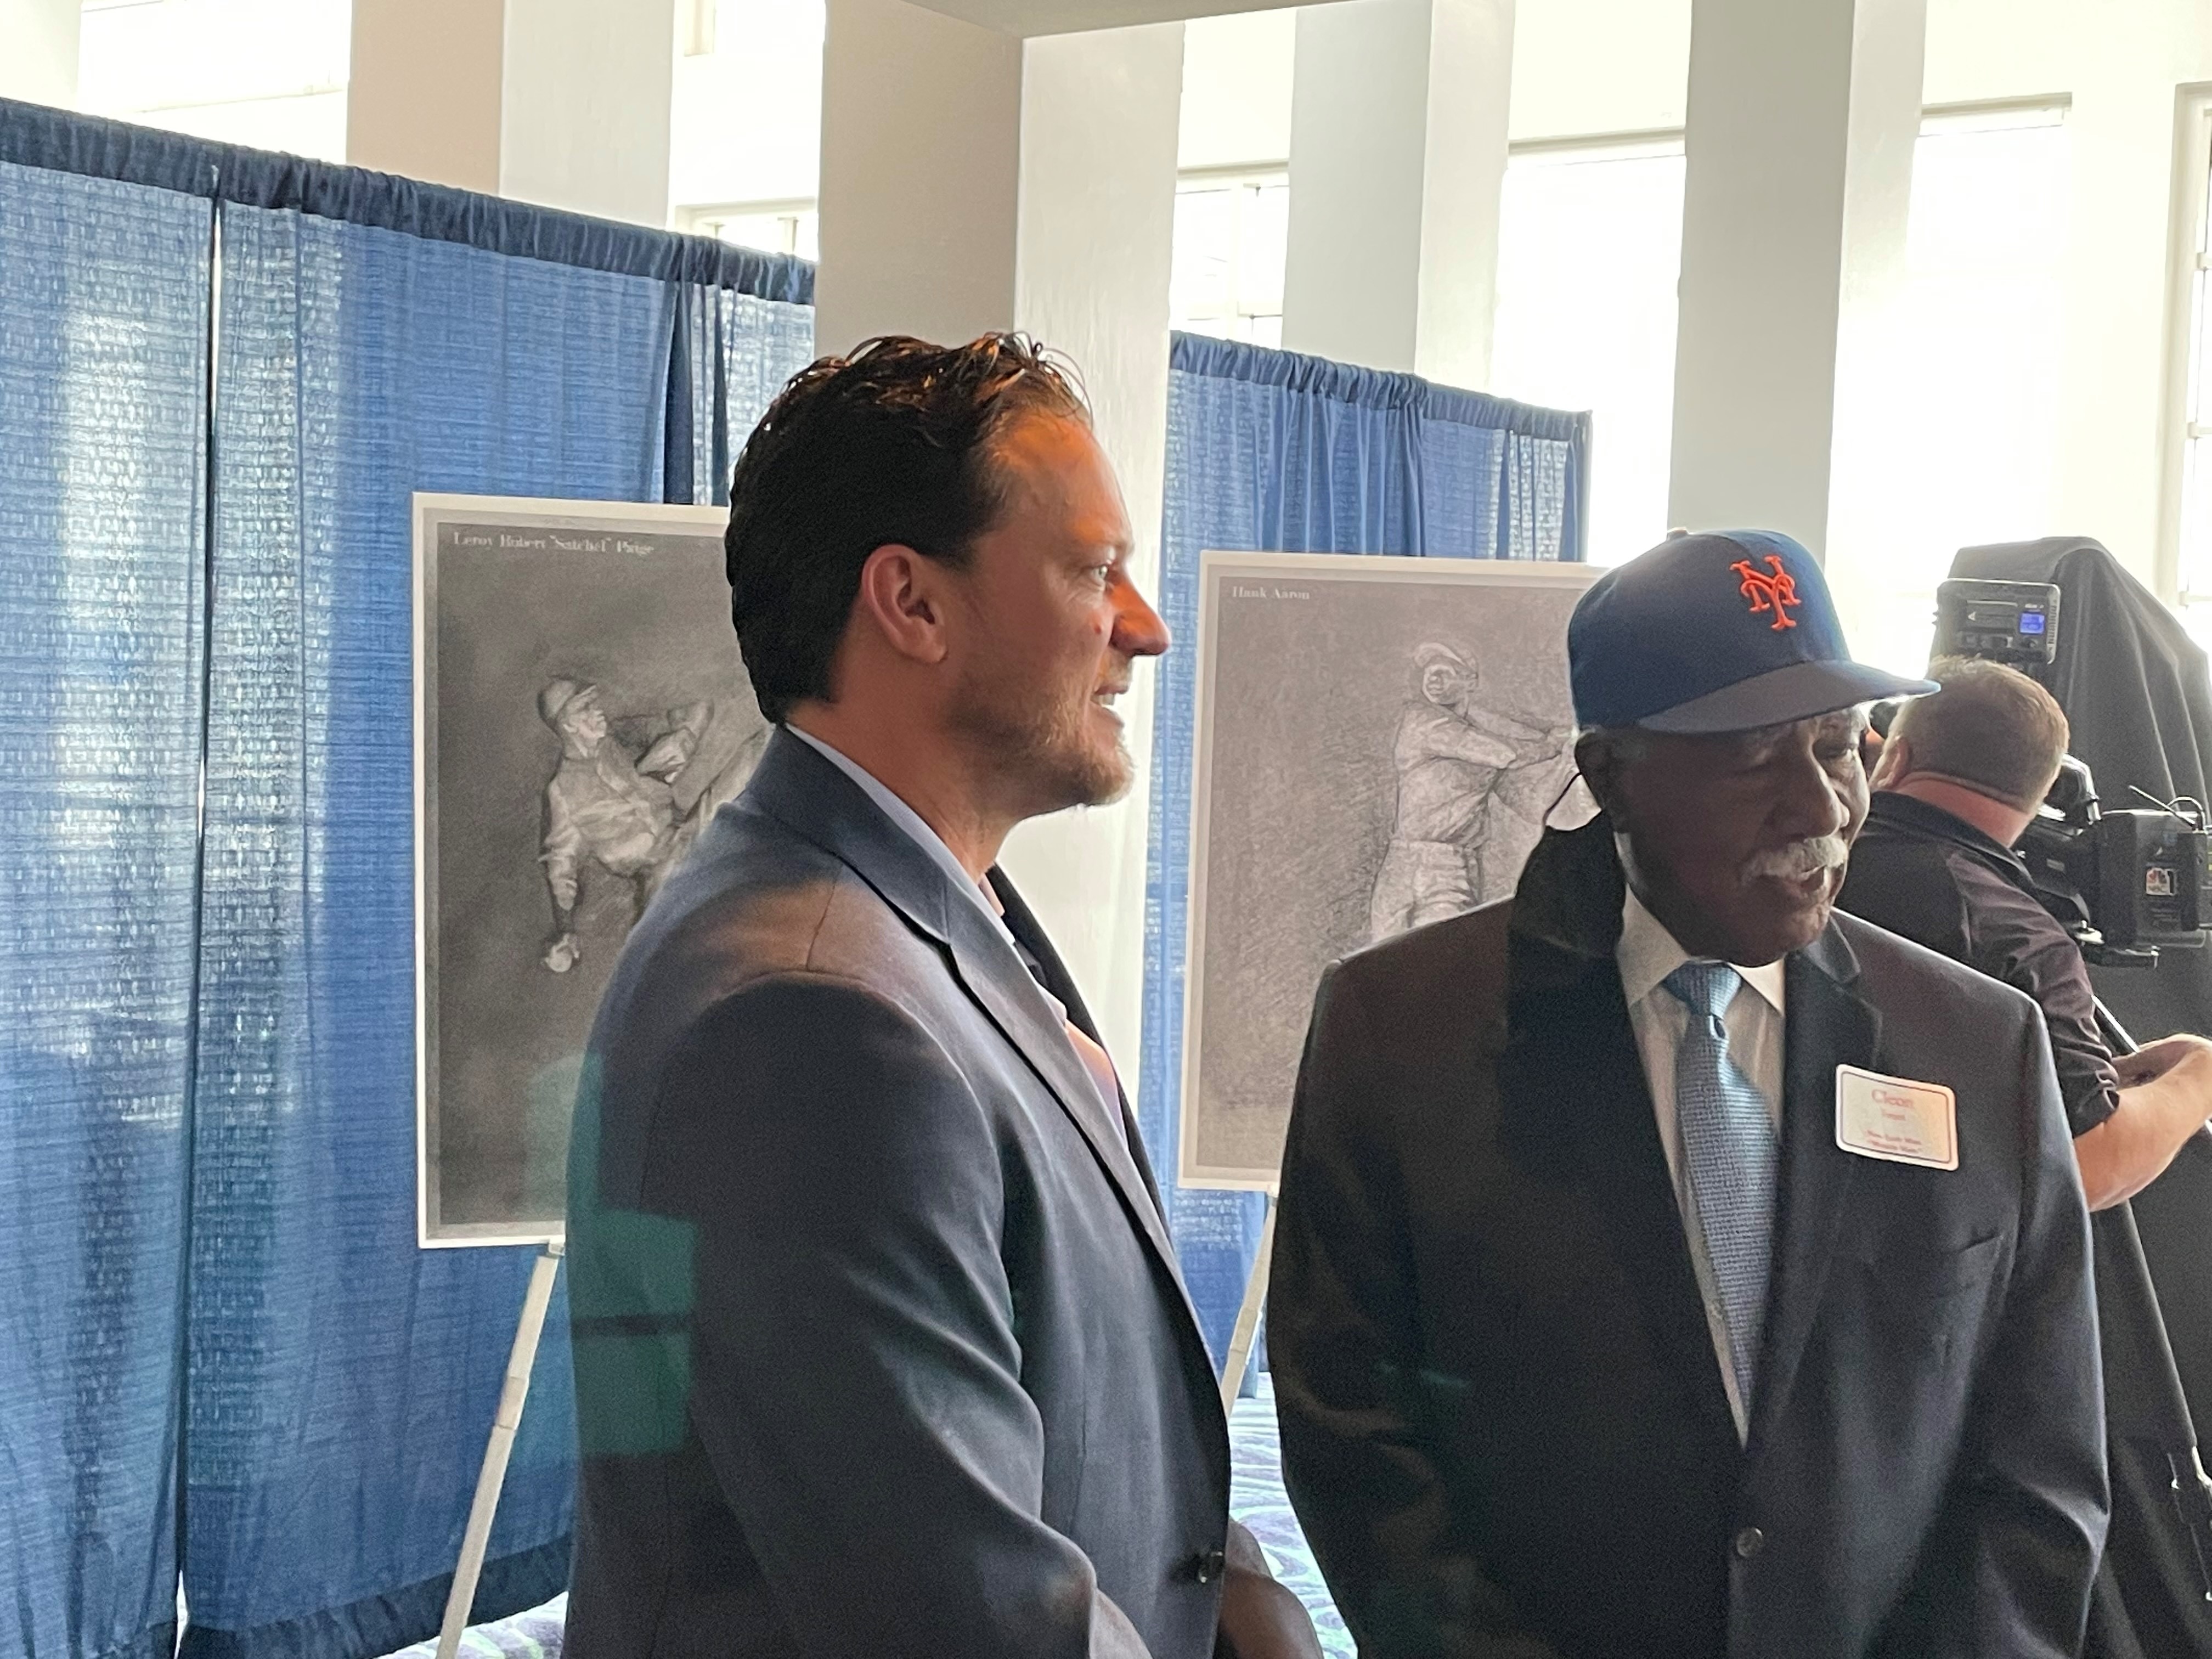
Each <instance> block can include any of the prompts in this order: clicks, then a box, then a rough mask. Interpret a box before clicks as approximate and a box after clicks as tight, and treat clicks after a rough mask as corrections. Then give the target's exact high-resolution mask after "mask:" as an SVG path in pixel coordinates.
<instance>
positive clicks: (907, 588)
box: [853, 542, 951, 663]
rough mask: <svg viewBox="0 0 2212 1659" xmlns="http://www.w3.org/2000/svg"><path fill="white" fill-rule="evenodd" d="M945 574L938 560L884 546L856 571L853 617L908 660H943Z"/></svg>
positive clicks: (898, 546)
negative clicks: (858, 574) (857, 577)
mask: <svg viewBox="0 0 2212 1659" xmlns="http://www.w3.org/2000/svg"><path fill="white" fill-rule="evenodd" d="M948 575H949V573H948V572H947V570H946V568H945V566H944V565H943V564H942V563H940V562H939V561H937V560H935V559H933V558H931V557H929V556H927V555H926V554H923V553H921V552H917V551H916V550H915V549H913V548H911V547H908V546H906V545H905V544H903V543H900V542H887V543H885V544H884V545H883V546H881V547H879V548H878V549H877V550H875V551H874V552H872V553H871V554H869V555H868V559H867V562H866V564H864V565H862V566H861V567H860V592H859V593H858V594H856V595H855V596H854V605H853V612H854V620H855V621H856V622H858V623H860V624H861V625H862V626H864V627H866V628H868V629H872V631H873V632H874V633H875V635H877V637H878V638H879V639H881V640H882V641H883V642H884V644H885V645H887V646H889V647H890V648H891V650H892V651H893V652H895V653H897V654H898V655H899V656H902V657H904V658H906V659H908V661H910V662H915V663H940V662H943V661H944V660H945V657H946V655H947V654H948V653H949V652H950V650H951V646H950V643H949V642H948V641H947V639H946V637H945V599H946V593H945V583H946V580H947V579H948Z"/></svg>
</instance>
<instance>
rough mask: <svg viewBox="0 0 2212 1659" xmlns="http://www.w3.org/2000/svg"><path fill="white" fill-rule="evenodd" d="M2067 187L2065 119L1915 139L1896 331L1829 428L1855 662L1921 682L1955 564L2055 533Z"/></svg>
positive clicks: (1835, 559)
mask: <svg viewBox="0 0 2212 1659" xmlns="http://www.w3.org/2000/svg"><path fill="white" fill-rule="evenodd" d="M2070 170H2071V164H2070V159H2069V149H2068V137H2067V129H2066V125H2065V111H2064V109H2063V107H2055V106H2048V105H2045V106H2038V107H2028V108H2011V109H2000V110H1984V111H1972V112H1956V113H1942V112H1937V113H1933V114H1931V115H1929V117H1928V118H1927V120H1926V121H1925V123H1924V124H1923V126H1922V128H1921V133H1920V142H1919V143H1918V144H1917V146H1916V147H1915V149H1914V153H1913V161H1912V208H1911V219H1910V222H1909V228H1908V229H1907V232H1906V251H1905V281H1904V284H1903V288H1902V290H1901V292H1900V293H1899V295H1898V298H1897V301H1896V307H1897V308H1896V321H1895V323H1894V325H1893V326H1890V327H1887V328H1885V329H1883V330H1882V331H1881V335H1882V337H1881V338H1879V339H1877V340H1875V341H1873V342H1870V343H1869V345H1868V347H1867V349H1869V350H1872V351H1875V352H1877V353H1879V354H1880V361H1879V362H1878V363H1877V365H1876V368H1877V370H1878V373H1876V374H1871V375H1869V374H1864V373H1862V374H1860V376H1859V377H1858V379H1859V382H1860V384H1862V385H1864V386H1868V387H1869V390H1868V392H1867V393H1866V394H1865V397H1864V398H1863V401H1862V402H1859V403H1858V404H1857V405H1856V406H1854V405H1853V404H1852V403H1850V402H1849V401H1846V402H1845V403H1844V404H1843V405H1842V406H1840V407H1839V409H1838V419H1837V438H1838V447H1839V453H1841V454H1844V455H1846V456H1850V457H1853V458H1855V459H1852V460H1851V461H1850V462H1849V463H1844V462H1839V464H1838V470H1837V472H1836V474H1835V480H1834V481H1835V487H1836V493H1835V495H1833V496H1832V501H1831V507H1830V512H1829V536H1828V560H1827V564H1828V574H1829V578H1830V581H1831V584H1832V586H1833V587H1834V589H1835V591H1836V599H1837V604H1838V608H1839V609H1840V610H1841V611H1843V615H1844V626H1845V628H1846V629H1847V631H1848V633H1849V635H1850V641H1851V647H1852V650H1853V653H1854V654H1856V655H1857V656H1858V657H1859V658H1861V659H1863V660H1865V661H1869V662H1873V663H1877V664H1879V665H1881V666H1882V667H1885V668H1888V669H1892V670H1894V671H1898V672H1900V673H1907V672H1917V671H1918V670H1919V669H1921V668H1922V667H1923V666H1924V665H1926V663H1927V660H1928V646H1929V637H1930V635H1931V633H1932V631H1933V623H1934V617H1935V614H1936V584H1937V583H1938V582H1940V581H1942V580H1943V579H1944V577H1945V576H1946V575H1948V574H1949V572H1950V568H1951V560H1952V556H1954V554H1955V553H1956V552H1957V551H1958V550H1959V549H1960V548H1961V547H1966V546H1971V545H1972V544H1976V543H1980V542H2004V541H2022V540H2027V539H2028V538H2032V537H2036V536H2041V535H2045V534H2047V533H2049V532H2050V531H2051V529H2052V528H2053V527H2054V526H2053V525H2052V523H2051V512H2052V508H2053V507H2054V501H2053V497H2052V482H2053V480H2054V479H2055V478H2056V477H2057V473H2058V465H2057V461H2058V435H2059V428H2060V398H2061V396H2062V374H2063V360H2064V351H2065V327H2066V292H2065V282H2066V272H2065V265H2066V252H2067V246H2068V222H2069V195H2070V176H2069V175H2070ZM1862 368H1863V366H1862ZM1845 384H1847V385H1848V384H1849V382H1848V381H1846V382H1845ZM1869 462H1870V463H1871V465H1870V466H1869V465H1868V463H1869Z"/></svg>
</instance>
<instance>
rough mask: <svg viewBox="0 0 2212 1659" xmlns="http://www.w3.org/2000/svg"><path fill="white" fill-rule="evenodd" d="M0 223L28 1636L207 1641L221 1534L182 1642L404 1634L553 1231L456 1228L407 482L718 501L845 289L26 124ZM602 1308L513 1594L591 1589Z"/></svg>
mask: <svg viewBox="0 0 2212 1659" xmlns="http://www.w3.org/2000/svg"><path fill="white" fill-rule="evenodd" d="M9 162H13V163H15V165H9ZM211 230H213V231H216V232H218V233H219V235H218V236H217V237H216V239H215V240H213V242H212V246H213V247H214V248H215V249H216V253H215V256H214V258H215V264H212V265H211V264H210V246H211V238H210V232H211ZM0 233H4V240H0V439H4V447H0V478H4V479H5V481H6V489H5V493H4V495H0V557H3V558H4V563H0V829H4V830H5V832H6V846H7V849H8V850H7V853H6V854H5V859H4V862H0V872H4V877H5V879H6V880H7V881H8V882H9V896H10V897H11V898H12V899H13V900H14V901H15V902H14V903H13V904H12V905H11V906H10V908H9V911H8V913H7V914H6V915H4V916H0V995H6V996H8V997H9V998H10V1004H9V1013H8V1016H7V1019H6V1022H5V1024H0V1085H4V1092H0V1148H4V1150H5V1152H6V1161H5V1162H4V1164H0V1275H6V1277H5V1278H4V1279H0V1286H4V1291H5V1293H4V1294H0V1469H4V1470H5V1471H6V1474H7V1482H8V1491H7V1494H6V1497H5V1498H4V1500H0V1651H7V1650H9V1648H8V1638H9V1636H10V1635H14V1634H17V1633H18V1632H15V1631H13V1630H11V1628H10V1624H9V1621H10V1620H15V1621H18V1622H22V1623H24V1628H23V1629H22V1631H21V1632H20V1635H21V1640H20V1642H19V1643H18V1645H19V1646H20V1647H21V1650H22V1651H24V1652H25V1653H27V1654H28V1653H33V1652H35V1653H38V1654H40V1655H46V1654H49V1653H53V1654H64V1655H69V1656H78V1655H94V1654H102V1655H104V1654H107V1653H131V1654H136V1653H137V1652H139V1651H141V1650H142V1649H143V1651H145V1652H147V1653H149V1654H151V1653H153V1652H154V1651H155V1650H161V1651H163V1652H166V1651H167V1646H168V1644H171V1643H172V1642H173V1640H174V1630H173V1622H174V1617H175V1597H176V1588H177V1575H178V1571H179V1549H178V1538H179V1520H180V1519H181V1522H182V1525H181V1534H182V1539H183V1544H182V1562H181V1571H182V1573H183V1579H184V1584H185V1593H186V1598H187V1601H188V1603H189V1607H190V1610H191V1618H190V1628H189V1630H188V1632H186V1635H185V1649H186V1651H187V1652H188V1653H190V1654H192V1655H194V1656H199V1659H210V1656H221V1659H231V1656H236V1659H259V1656H263V1655H271V1656H274V1655H280V1654H281V1655H284V1656H288V1659H289V1656H299V1659H363V1656H372V1655H375V1654H380V1653H384V1652H387V1651H390V1650H392V1649H395V1648H398V1647H400V1646H403V1645H404V1644H407V1643H410V1642H412V1641H416V1640H418V1639H420V1638H422V1637H424V1636H426V1635H427V1634H428V1633H430V1632H432V1631H434V1630H435V1626H436V1624H437V1621H438V1617H439V1614H440V1612H441V1609H442V1606H443V1602H444V1598H445V1595H446V1590H447V1584H448V1583H449V1582H450V1579H449V1575H450V1573H451V1571H452V1567H453V1559H454V1557H455V1555H456V1554H457V1553H458V1551H459V1542H460V1534H461V1528H462V1525H463V1522H464V1519H465V1513H466V1510H467V1506H468V1501H469V1496H470V1492H471V1487H472V1486H473V1484H474V1480H475V1472H476V1468H477V1462H478V1460H479V1458H480V1457H481V1455H482V1453H483V1442H484V1436H485V1433H486V1431H487V1430H488V1428H489V1421H490V1413H491V1410H492V1407H493V1406H494V1404H495V1401H496V1400H497V1397H498V1394H499V1388H500V1377H501V1372H502V1370H503V1369H504V1364H505V1360H506V1356H507V1347H508V1345H509V1343H510V1341H511V1340H512V1338H513V1329H514V1322H515V1318H516V1316H517V1314H518V1313H519V1311H520V1304H521V1297H522V1292H523V1285H524V1282H525V1280H526V1277H527V1275H528V1271H529V1261H530V1255H531V1252H530V1251H529V1250H527V1249H466V1250H440V1251H422V1250H419V1249H417V1248H416V1243H415V1236H414V1175H413V1168H414V1157H415V1146H414V1127H413V1124H414V1117H413V1098H414V1091H415V1077H414V1042H415V1038H414V1011H415V987H414V981H415V959H414V921H413V915H412V898H411V894H412V882H413V868H412V834H413V787H412V762H411V754H412V750H411V731H412V684H413V683H412V665H411V655H412V630H411V621H410V605H411V586H410V580H411V549H410V535H411V515H410V495H411V494H412V492H414V491H416V490H435V491H453V492H464V493H471V494H493V495H560V496H582V497H595V498H613V499H626V500H633V501H657V500H664V499H665V500H678V501H705V500H708V499H722V498H723V495H724V493H725V492H726V488H727V483H726V476H727V459H728V458H729V457H730V456H731V455H732V454H733V453H734V450H735V447H737V446H738V444H741V443H742V441H743V438H744V434H745V432H746V431H747V430H749V429H750V425H751V424H752V422H754V421H755V420H757V417H758V415H759V412H760V410H761V409H762V408H763V407H764V406H765V404H766V402H767V399H768V398H769V395H771V394H772V392H773V390H774V388H775V386H777V385H780V384H781V380H783V379H784V378H785V377H786V376H787V375H788V374H791V373H793V372H794V371H795V370H796V369H797V368H799V367H801V366H802V365H803V364H804V363H805V362H806V361H807V360H808V359H809V357H810V356H811V349H812V325H811V319H812V310H811V297H812V295H811V283H812V271H811V267H808V266H806V265H805V264H802V263H801V262H799V261H795V260H788V259H781V258H769V257H767V256H762V255H757V254H752V253H748V252H740V251H738V250H735V249H723V248H720V247H718V246H715V245H714V244H709V243H704V242H702V241H700V240H697V239H691V238H678V237H673V236H669V235H666V234H661V233H658V232H648V231H641V230H635V229H631V228H625V227H619V226H612V225H606V224H603V223H599V222H593V221H586V220H580V219H575V218H572V217H569V216H564V215H560V214H554V213H549V212H544V211H543V210H536V209H530V208H525V207H521V206H520V205H518V204H512V203H504V202H498V201H494V200H491V199H489V198H485V197H473V196H468V195H465V194H464V193H462V192H459V191H445V190H439V189H435V188H433V187H429V186H422V185H412V184H410V183H407V182H406V181H404V180H398V179H386V178H382V177H380V176H379V175H374V174H369V173H360V172H358V171H355V170H351V169H346V168H337V167H322V166H319V165H317V164H313V163H307V162H301V161H295V160H292V159H290V158H284V157H276V156H267V155H258V154H257V153H253V152H247V151H241V150H237V149H229V148H226V147H218V146H210V145H204V144H199V143H195V142H194V141H190V140H184V139H178V138H173V137H168V136H166V135H159V134H150V133H146V132H143V131H138V130H135V129H131V128H127V127H119V126H116V125H112V124H108V123H102V122H96V121H88V120H84V119H82V118H76V117H70V116H65V115H61V114H58V112H52V111H43V110H36V109H33V108H30V107H29V106H21V105H8V104H5V103H0ZM218 267H219V273H220V280H219V282H218V281H217V280H216V270H217V268H218ZM216 295H219V296H220V301H219V312H218V313H217V314H216V317H215V323H216V332H215V337H214V339H215V343H214V348H213V356H214V358H215V362H214V393H213V403H212V408H213V410H214V418H213V422H212V431H211V432H210V427H209V422H208V417H207V411H208V410H209V408H210V401H209V384H208V382H209V374H208V369H209V364H208V356H209V325H210V311H211V308H212V307H213V305H214V302H215V296H216ZM210 454H211V456H212V462H211V465H210V459H209V458H210ZM210 523H211V525H212V528H213V535H212V538H211V540H210V538H208V537H207V536H206V535H205V533H204V532H205V528H206V526H209V525H210ZM204 571H211V573H212V578H213V580H212V586H211V588H210V587H207V586H203V585H202V575H203V572H204ZM210 592H211V593H212V600H211V603H205V604H204V601H205V600H206V599H207V595H208V594H209V593H210ZM203 611H204V612H205V615H206V617H207V623H208V625H207V627H206V629H205V630H204V632H205V635H206V638H205V640H203V637H202V635H203V629H202V617H203ZM204 647H207V648H205V649H204ZM203 707H204V708H205V709H206V711H207V719H206V723H205V726H204V727H203V726H202V723H201V720H202V709H203ZM203 746H204V751H205V763H206V765H205V784H206V788H205V796H204V840H203V839H202V837H201V836H200V833H199V830H200V823H199V813H198V805H197V803H198V791H199V784H200V780H201V762H202V750H203ZM196 863H198V864H202V865H204V869H198V870H196ZM19 1290H20V1291H21V1294H20V1295H19V1294H15V1293H14V1292H15V1291H19ZM559 1299H560V1297H559V1296H558V1295H557V1294H556V1302H557V1301H558V1300H559ZM566 1329H567V1324H566V1316H565V1310H564V1308H563V1307H562V1306H558V1305H556V1308H555V1309H554V1310H553V1314H552V1316H551V1317H550V1319H549V1320H548V1322H547V1326H546V1340H545V1342H544V1347H543V1349H542V1350H541V1353H540V1358H539V1361H538V1368H537V1372H536V1375H535V1377H534V1379H533V1383H532V1396H531V1402H530V1408H529V1410H528V1412H527V1413H526V1414H525V1417H524V1419H523V1426H522V1431H521V1435H520V1439H519V1441H518V1443H517V1444H516V1447H515V1450H514V1455H513V1462H512V1464H511V1466H510V1469H509V1473H508V1476H507V1489H506V1493H505V1497H504V1499H503V1501H502V1504H501V1514H500V1520H499V1522H498V1525H497V1526H496V1527H495V1530H494V1534H493V1538H492V1548H491V1559H490V1561H489V1565H488V1566H487V1569H486V1571H485V1575H484V1578H483V1585H482V1588H481V1589H480V1590H479V1593H478V1596H477V1613H478V1614H479V1616H482V1617H495V1616H499V1615H501V1614H503V1613H508V1612H512V1611H514V1610H516V1609H518V1608H520V1607H525V1606H528V1605H531V1604H532V1603H533V1602H535V1601H542V1600H544V1598H545V1597H546V1596H548V1595H551V1594H553V1593H554V1592H555V1591H556V1590H558V1589H560V1588H561V1586H562V1584H563V1583H565V1581H566V1576H567V1565H568V1529H569V1521H570V1505H571V1492H572V1489H573V1482H574V1426H573V1389H572V1387H571V1383H570V1377H569V1370H568V1351H567V1342H566ZM26 1379H27V1381H28V1384H29V1387H28V1389H27V1392H26V1391H24V1390H23V1389H21V1386H20V1384H21V1383H22V1382H23V1381H24V1380H26ZM180 1512H181V1513H180ZM18 1534H20V1537H19V1536H18ZM26 1621H27V1622H26ZM134 1644H135V1645H134Z"/></svg>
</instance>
